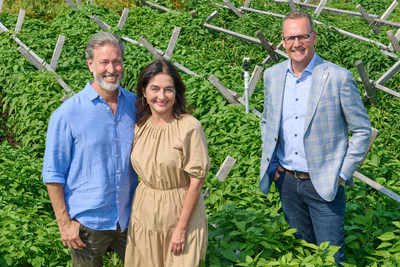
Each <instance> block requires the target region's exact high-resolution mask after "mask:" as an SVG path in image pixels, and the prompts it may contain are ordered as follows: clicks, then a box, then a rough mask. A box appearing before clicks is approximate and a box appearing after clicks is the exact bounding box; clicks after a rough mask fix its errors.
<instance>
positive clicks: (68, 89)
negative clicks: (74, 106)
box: [54, 76, 75, 101]
mask: <svg viewBox="0 0 400 267" xmlns="http://www.w3.org/2000/svg"><path fill="white" fill-rule="evenodd" d="M54 79H56V80H57V82H58V83H59V84H60V85H61V87H62V88H64V90H65V91H67V92H70V95H75V93H74V91H72V90H71V88H69V87H68V85H67V84H66V83H65V82H64V81H63V80H62V79H61V78H60V77H57V76H55V77H54ZM61 101H62V100H61Z"/></svg>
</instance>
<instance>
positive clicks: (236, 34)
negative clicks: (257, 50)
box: [203, 23, 261, 45]
mask: <svg viewBox="0 0 400 267" xmlns="http://www.w3.org/2000/svg"><path fill="white" fill-rule="evenodd" d="M203 26H204V27H207V28H209V29H212V30H215V31H218V32H223V33H226V34H228V35H231V36H234V37H237V38H240V39H242V40H245V41H248V42H250V43H253V44H258V45H261V41H260V40H259V39H256V38H253V37H250V36H246V35H244V34H241V33H237V32H234V31H230V30H227V29H224V28H221V27H217V26H214V25H211V24H208V23H203Z"/></svg>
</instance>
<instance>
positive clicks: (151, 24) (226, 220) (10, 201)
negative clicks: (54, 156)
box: [0, 0, 400, 266]
mask: <svg viewBox="0 0 400 267" xmlns="http://www.w3.org/2000/svg"><path fill="white" fill-rule="evenodd" d="M26 2H29V1H26ZM82 2H87V1H82ZM95 2H97V1H95ZM114 2H115V3H116V4H115V5H110V1H98V2H97V4H93V5H90V4H83V5H82V6H81V7H80V8H79V9H78V11H77V12H74V11H73V10H72V9H70V8H69V7H68V6H67V5H66V4H65V3H63V1H54V2H51V1H45V0H36V1H34V4H35V5H36V7H35V8H36V9H35V10H41V11H42V13H40V12H39V11H37V12H36V13H35V12H33V11H32V12H29V13H28V14H29V16H28V17H27V18H25V21H24V23H23V27H22V30H21V31H20V32H19V33H18V35H17V37H18V38H19V39H20V40H21V41H22V42H23V43H25V44H26V45H27V46H28V47H29V48H30V49H31V50H32V51H34V52H35V53H36V54H38V55H39V56H40V57H41V58H42V59H44V60H45V61H46V62H47V63H50V61H51V58H52V54H53V50H54V46H55V44H56V41H57V37H58V35H59V34H63V35H65V37H66V41H65V44H64V48H63V51H62V54H61V57H60V60H59V63H58V66H57V70H56V75H58V76H59V77H61V78H62V79H63V80H64V81H65V82H66V83H67V84H68V86H69V87H70V88H71V89H72V90H74V91H75V92H79V91H80V90H81V89H82V88H83V87H84V85H85V83H86V82H87V81H88V80H91V79H92V77H91V74H90V73H89V71H88V69H87V66H86V62H85V59H84V49H85V46H86V44H87V42H88V40H89V38H90V36H92V35H93V34H94V33H96V32H97V31H99V30H100V28H99V27H98V26H97V24H96V23H95V22H94V21H93V20H91V19H89V18H87V17H86V15H88V14H90V15H96V16H98V17H99V18H100V19H102V20H103V21H105V22H106V23H107V24H109V25H111V26H113V28H112V29H111V31H112V32H115V33H116V34H118V35H120V36H126V37H129V38H131V39H134V40H138V39H139V37H140V36H143V37H145V38H146V39H147V40H148V41H149V42H150V43H151V44H152V45H153V46H155V47H156V48H158V49H161V50H163V51H165V50H166V49H167V46H168V43H169V39H170V36H171V34H172V31H173V29H174V26H178V27H181V32H180V35H179V39H178V42H177V45H176V47H175V50H174V53H173V55H172V58H171V60H174V61H176V62H179V63H180V64H182V65H184V66H185V67H187V68H189V69H190V70H192V71H194V72H195V73H197V74H199V75H200V77H195V76H192V75H188V74H184V73H182V77H183V79H184V82H185V84H186V85H187V98H188V102H189V104H190V105H191V107H192V108H193V114H194V116H195V117H197V118H198V119H199V120H200V121H201V123H202V125H203V127H204V129H205V133H206V136H207V142H208V146H209V154H210V157H211V160H212V168H211V170H210V173H209V175H208V176H207V180H206V185H205V188H206V187H208V188H209V189H210V194H209V196H208V198H207V199H206V204H207V213H208V222H209V245H208V250H207V259H206V262H204V263H203V264H204V265H205V266H334V265H335V264H334V262H333V257H332V255H333V254H334V253H335V251H336V249H337V248H335V247H330V248H328V249H326V248H327V245H328V244H326V243H324V244H321V245H320V246H315V245H312V244H307V243H305V242H301V241H300V240H296V239H295V238H294V235H293V233H294V232H295V230H294V229H290V227H289V226H288V224H287V223H286V222H285V220H284V217H283V213H282V207H281V204H280V201H279V195H278V193H277V191H276V189H275V187H274V186H272V188H271V193H270V194H269V195H267V196H266V195H263V194H262V193H261V192H260V191H259V189H258V179H259V178H258V175H259V166H260V158H261V138H260V130H259V123H258V122H259V119H258V118H257V117H256V116H255V115H254V114H252V113H251V114H245V109H244V107H243V106H239V107H237V106H234V105H230V104H228V103H227V101H226V100H225V99H224V98H223V97H222V95H220V93H219V92H218V91H217V90H216V89H215V88H214V87H213V86H212V85H211V84H210V83H209V82H208V80H207V78H208V77H209V76H210V75H211V74H215V75H216V76H217V77H218V78H219V79H220V80H221V82H222V83H223V84H224V85H225V86H226V87H228V88H230V89H231V90H234V91H237V92H238V93H239V94H243V92H244V84H243V80H242V79H241V73H242V62H243V57H250V58H251V67H252V69H253V68H254V67H255V65H256V64H257V65H260V66H262V67H264V68H266V67H269V66H272V64H269V65H266V66H263V65H262V63H261V62H262V61H263V60H264V58H265V57H266V56H267V55H268V54H267V52H266V51H265V50H264V49H263V48H262V47H260V46H257V45H255V44H251V43H248V42H245V41H242V40H240V39H237V38H234V37H231V36H228V35H225V34H223V33H219V32H216V31H212V30H209V29H207V28H205V27H204V26H202V25H201V24H202V23H204V22H205V19H206V18H207V17H208V16H209V15H210V14H211V13H212V11H214V10H217V11H218V12H219V15H218V16H217V17H216V18H215V19H214V20H213V21H212V24H214V25H217V26H220V27H223V28H227V29H229V30H232V31H236V32H239V33H242V34H245V35H248V36H252V37H257V36H256V34H255V32H256V31H257V30H259V29H261V30H262V32H263V33H264V35H265V36H266V37H267V39H268V40H269V41H270V42H273V43H275V44H278V43H279V42H280V34H281V19H280V18H277V17H274V16H267V15H262V14H256V13H251V12H249V13H247V14H245V15H244V16H242V17H240V18H238V17H237V16H236V15H235V14H234V13H233V12H232V11H230V10H227V9H224V8H221V7H219V6H217V5H215V4H214V3H219V4H223V2H222V1H218V0H214V1H202V0H183V1H157V3H158V4H161V5H163V6H166V7H168V8H170V9H172V10H173V11H172V12H169V13H165V12H162V11H159V10H157V9H154V8H152V7H149V6H141V5H140V1H114ZM117 2H118V3H117ZM311 2H314V3H316V4H317V3H318V2H319V1H311ZM391 2H392V1H391V0H362V1H361V0H360V1H356V0H348V1H339V0H332V1H329V2H328V3H327V6H329V7H335V8H339V9H346V10H351V11H356V10H357V9H356V6H357V4H361V5H362V6H363V7H364V9H366V10H367V11H368V13H370V14H377V15H379V16H380V15H382V14H383V13H384V12H385V10H386V9H387V7H389V5H390V4H391ZM9 3H11V4H14V6H13V10H11V8H10V9H6V8H4V10H3V11H2V13H1V14H0V21H1V22H2V23H3V24H4V25H5V26H6V27H7V28H8V29H10V31H13V30H14V27H15V24H16V22H17V17H18V10H16V8H15V5H16V3H17V1H11V2H9ZM21 3H24V2H23V1H22V2H21ZM52 3H53V4H54V7H56V10H57V12H56V13H55V14H53V13H52V14H50V15H48V14H47V13H46V14H47V15H46V14H45V13H43V12H44V7H46V8H51V7H52ZM232 3H233V4H234V5H235V6H237V7H239V6H242V5H243V4H244V1H243V0H233V1H232ZM124 7H129V9H130V13H129V16H128V18H127V21H126V24H125V27H124V28H123V30H122V31H120V30H119V29H118V28H117V27H116V25H117V23H118V21H119V17H120V15H121V13H122V10H123V8H124ZM21 8H24V6H21ZM26 8H29V6H28V7H26ZM251 8H254V9H259V10H264V11H269V12H273V13H278V14H286V13H287V12H289V6H288V5H287V4H282V3H276V2H275V1H273V0H253V1H251ZM10 10H11V11H13V12H11V11H10ZM191 10H196V17H195V18H194V19H192V18H191V16H190V13H189V12H190V11H191ZM310 12H312V11H310ZM35 14H36V16H35ZM318 20H319V21H321V22H323V23H324V24H323V25H316V31H317V32H318V40H317V45H316V51H317V53H318V54H319V55H320V56H321V57H323V58H325V59H327V60H330V61H332V62H334V63H336V64H338V65H341V66H343V67H345V68H347V69H349V70H350V71H351V72H352V73H353V75H354V77H355V78H356V79H357V78H358V77H359V75H358V72H357V69H356V67H355V65H354V63H355V62H356V61H357V60H359V59H361V60H362V61H363V62H364V65H365V67H366V70H367V72H368V75H369V78H370V79H372V80H377V79H378V78H379V77H380V76H381V75H382V74H384V73H385V72H386V71H387V70H388V69H389V68H390V67H391V66H392V65H393V64H395V63H396V61H397V59H393V58H390V57H388V56H387V55H384V54H382V53H381V52H380V48H379V47H378V46H377V45H375V44H373V43H366V42H361V41H357V40H355V39H352V38H349V37H346V36H343V35H340V34H339V33H337V32H335V31H332V30H331V29H329V28H328V26H333V27H337V28H340V29H344V30H346V31H349V32H352V33H355V34H359V35H363V36H365V37H367V38H370V39H373V40H376V41H378V42H381V43H384V44H389V41H388V38H387V36H386V31H388V30H389V27H388V26H383V27H381V30H382V33H380V34H375V33H374V32H373V31H372V29H371V28H370V26H369V25H368V24H367V22H366V21H365V20H363V19H361V18H359V17H348V16H337V15H330V14H327V13H321V15H320V16H319V17H318ZM388 20H390V21H394V22H397V23H399V22H400V11H399V10H398V8H397V9H396V10H395V11H394V12H393V13H392V14H391V15H390V16H389V18H388ZM12 38H13V34H12V33H10V32H2V33H0V66H1V67H0V103H1V109H0V111H1V116H0V120H1V121H0V139H1V143H0V232H1V234H0V266H65V265H71V262H70V257H69V254H68V250H67V249H66V248H63V246H62V243H61V240H60V236H59V232H58V226H57V223H56V220H55V218H54V213H53V212H52V208H51V204H50V201H49V199H48V196H47V192H46V186H45V185H44V184H43V183H42V180H41V168H42V162H43V153H44V147H45V137H46V130H47V123H48V120H49V118H50V115H51V113H52V112H53V111H54V110H55V109H56V108H57V107H58V106H59V105H60V104H61V102H60V98H61V97H62V96H63V95H64V94H65V93H66V92H65V91H64V89H63V88H62V87H61V86H60V85H59V84H58V83H57V81H56V80H55V79H54V76H55V75H54V73H50V72H48V71H46V70H42V71H39V70H37V69H36V68H35V67H34V66H33V65H32V64H31V63H30V62H29V61H28V60H26V59H25V58H24V57H23V56H22V55H21V53H19V52H18V50H17V49H18V47H19V46H18V44H17V43H16V42H13V41H12ZM125 46H126V55H125V58H124V65H125V78H124V81H123V86H124V87H125V88H126V89H128V90H130V91H134V90H135V84H136V80H137V78H138V75H139V72H140V70H141V69H142V68H143V67H144V66H146V65H147V64H148V63H150V62H151V61H152V60H153V57H152V55H151V54H150V53H149V52H148V51H147V50H146V49H145V48H144V47H142V46H139V45H137V44H133V43H129V42H125ZM396 54H397V55H400V53H396ZM280 60H281V61H283V60H284V58H282V57H280ZM252 69H251V70H252ZM385 86H387V87H388V88H391V89H393V90H395V91H397V92H399V91H400V75H399V74H396V75H394V76H393V77H392V78H391V79H390V80H389V81H388V82H387V83H386V84H385ZM262 88H263V84H262V81H261V79H260V81H259V82H258V84H257V86H256V89H255V92H254V95H253V96H252V98H251V99H250V105H251V108H256V109H257V110H259V111H262V108H263V90H262ZM359 89H360V95H363V94H364V88H363V86H362V84H361V83H359ZM377 97H378V99H379V105H377V106H373V105H371V104H369V103H368V102H366V103H365V107H366V109H367V111H368V114H369V116H370V119H371V122H372V126H373V127H374V128H376V129H378V130H379V131H380V133H379V137H378V138H377V140H376V141H375V143H374V145H373V146H372V149H371V151H370V153H369V154H368V157H367V158H366V160H365V162H364V164H363V166H362V167H361V169H360V172H362V173H363V174H364V175H366V176H368V177H370V178H372V179H373V180H375V181H376V182H378V183H380V184H381V185H383V186H385V187H387V188H388V189H390V190H392V191H393V192H395V193H397V194H400V183H399V177H400V156H399V155H400V141H399V140H400V102H399V99H398V98H395V97H393V96H391V95H389V94H387V93H384V92H381V91H378V92H377ZM228 155H230V156H231V157H234V158H235V159H236V160H237V162H236V164H235V165H234V168H233V169H232V171H231V173H230V174H229V176H228V178H227V179H226V180H225V181H224V182H219V181H218V180H217V178H216V173H217V171H218V169H219V167H220V166H221V164H222V162H223V161H224V159H225V158H226V156H228ZM346 200H347V212H346V218H345V220H346V221H345V234H346V256H347V260H348V263H347V264H345V266H396V265H397V266H398V263H399V262H400V241H399V240H400V220H399V218H400V205H399V203H397V202H396V201H394V200H392V199H390V198H388V197H386V196H385V195H383V194H382V193H380V192H378V191H376V190H375V189H373V188H371V187H369V186H367V185H366V184H364V183H363V182H361V181H358V180H356V181H355V186H354V187H353V188H347V189H346ZM104 259H105V265H106V266H118V265H119V266H122V263H121V261H119V260H118V258H117V257H116V255H113V254H112V253H109V254H108V255H107V256H106V257H105V258H104Z"/></svg>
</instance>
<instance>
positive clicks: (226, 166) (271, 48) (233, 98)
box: [0, 0, 400, 202]
mask: <svg viewBox="0 0 400 267" xmlns="http://www.w3.org/2000/svg"><path fill="white" fill-rule="evenodd" d="M275 1H276V2H287V3H288V4H289V5H290V6H291V8H292V9H294V8H296V9H297V6H296V5H300V6H301V7H304V8H308V9H315V14H316V16H318V15H319V14H320V13H321V12H327V13H330V14H341V15H343V14H346V15H349V16H358V17H363V18H364V19H366V20H367V22H368V23H369V25H371V27H372V28H373V29H374V30H375V31H377V30H378V28H379V27H380V26H382V25H389V26H391V27H393V28H400V24H398V23H394V22H390V21H387V20H386V19H387V17H388V16H389V15H390V13H391V12H392V11H393V10H394V8H395V7H396V6H397V4H396V3H397V2H396V1H394V2H393V3H392V5H391V6H390V7H389V8H388V10H387V11H386V12H385V13H384V14H383V15H382V16H381V17H378V16H377V15H370V14H366V12H363V11H362V10H363V9H362V7H361V6H358V7H357V8H358V10H359V12H345V11H343V10H337V9H331V8H327V7H325V3H326V1H325V0H323V1H321V2H320V4H319V5H318V6H313V5H310V4H308V3H307V2H308V1H305V2H304V3H301V2H299V1H297V2H296V3H295V2H293V0H288V1H283V0H275ZM65 2H66V3H68V5H69V6H70V7H71V8H72V9H74V10H75V11H76V12H78V7H79V6H80V5H81V1H79V0H76V2H77V6H76V5H75V4H74V3H73V2H72V1H71V0H65ZM90 2H92V1H90ZM223 2H224V3H225V5H219V6H221V7H223V8H229V9H230V10H232V12H234V13H235V14H236V16H237V17H241V16H243V15H244V14H245V13H246V12H255V13H260V14H264V15H272V16H276V17H280V18H283V17H284V16H285V15H282V14H274V13H271V12H267V11H262V10H256V9H252V8H250V0H246V1H245V3H244V6H243V7H240V8H236V7H235V6H234V5H233V4H232V3H231V2H230V1H229V0H223ZM395 2H396V3H395ZM2 3H3V0H0V11H1V7H2ZM142 3H143V4H145V5H149V6H152V7H154V8H157V9H159V10H161V11H164V12H172V11H171V10H169V9H168V8H165V7H162V6H160V5H158V4H155V3H152V2H149V1H144V0H142ZM128 13H129V10H128V9H124V11H123V13H122V15H121V18H120V21H119V22H118V28H119V29H120V30H122V29H123V27H124V24H125V21H126V19H127V16H128ZM24 15H25V11H23V10H21V11H20V14H19V17H18V21H17V23H16V27H15V30H14V37H13V38H12V39H13V40H14V41H16V42H17V43H18V44H19V45H20V47H19V48H18V51H20V52H21V54H22V55H24V56H25V57H26V58H27V59H28V60H29V61H30V62H31V63H32V64H33V65H34V66H36V67H37V68H38V69H46V70H47V71H51V72H54V73H55V71H56V68H57V63H58V60H59V58H60V55H61V51H62V47H63V44H64V42H65V37H64V36H63V35H60V36H59V38H58V40H57V44H56V46H55V49H54V53H53V57H52V59H51V63H50V64H48V63H46V62H45V61H44V60H42V59H41V58H40V57H39V56H37V55H36V54H35V53H34V52H33V51H32V50H30V49H29V48H28V47H27V46H26V45H24V44H23V43H22V42H21V41H20V40H19V39H18V38H17V37H16V35H17V34H18V32H19V31H20V30H21V28H22V24H23V19H24ZM217 15H218V12H217V11H214V12H213V13H212V14H211V15H210V16H209V17H208V18H207V19H206V22H205V23H203V24H202V25H203V26H204V27H207V28H209V29H212V30H215V31H218V32H222V33H225V34H228V35H231V36H234V37H237V38H240V39H242V40H245V41H247V42H250V43H253V44H257V45H260V46H262V47H263V48H264V49H265V50H266V51H267V53H268V57H267V58H266V59H265V60H264V61H263V64H266V63H270V62H275V63H277V62H278V61H279V60H278V55H280V56H281V57H285V58H287V55H286V53H284V52H283V51H282V48H283V47H282V43H280V44H278V45H277V46H275V45H274V44H272V43H269V42H268V40H267V39H266V38H265V36H264V34H263V33H262V32H261V30H259V31H257V32H256V35H257V37H258V38H254V37H250V36H246V35H242V34H240V33H236V32H233V31H230V30H227V29H224V28H221V27H217V26H214V25H212V24H210V23H211V21H212V20H213V19H214V18H215V17H216V16H217ZM367 15H368V16H367ZM191 16H192V18H194V17H195V16H196V11H195V10H193V11H191ZM87 17H88V18H90V19H92V20H93V21H94V22H96V23H97V25H98V26H99V27H100V28H101V29H102V30H103V31H108V30H110V29H111V26H110V25H108V24H107V23H105V22H104V21H102V20H101V19H100V18H98V17H96V16H93V15H87ZM315 22H316V23H320V24H321V22H318V21H315ZM328 28H329V27H328ZM334 30H336V31H338V29H334ZM3 31H9V30H8V29H7V28H6V27H5V26H4V25H3V24H2V23H1V22H0V33H1V32H3ZM338 32H339V31H338ZM179 33H180V28H179V27H175V28H174V31H173V33H172V36H171V39H170V42H169V44H168V48H167V50H166V51H165V52H163V51H161V50H159V49H156V48H154V47H153V46H152V45H151V44H150V42H149V41H147V40H146V39H145V38H144V37H140V38H139V41H135V40H132V39H131V38H129V37H121V39H123V40H125V41H127V42H131V43H135V44H138V45H140V46H144V47H145V48H146V49H147V50H148V51H149V52H150V53H151V54H152V55H153V56H154V57H155V58H158V59H160V58H164V59H167V60H169V59H170V58H171V56H172V53H173V51H174V47H175V45H176V42H177V40H178V36H179ZM340 33H342V34H344V33H343V32H340ZM393 36H394V37H395V39H393ZM399 36H400V33H399V31H398V33H396V34H393V33H389V34H388V37H389V39H390V44H389V45H388V46H385V45H383V44H381V45H379V46H382V48H384V49H385V50H394V51H400V49H399V50H397V49H398V48H397V46H398V38H399ZM353 38H355V37H354V36H353ZM356 39H357V38H356ZM365 39H366V38H365ZM362 41H372V40H362ZM388 55H389V54H388ZM394 56H396V55H394ZM394 56H393V57H394ZM172 63H173V64H174V66H175V67H177V68H178V69H180V70H182V71H184V72H185V73H188V74H191V75H195V76H199V75H198V74H196V73H194V72H192V71H191V70H189V69H187V68H185V67H184V66H182V65H181V64H179V63H177V62H172ZM356 66H357V69H358V71H359V73H360V79H361V82H362V83H363V85H364V87H365V89H366V93H365V98H364V100H365V101H366V100H369V101H371V103H373V104H378V100H377V99H376V95H375V91H376V90H377V89H380V90H382V91H384V92H386V93H389V94H392V95H393V96H396V97H400V93H398V92H395V91H393V90H391V89H389V88H386V87H384V86H383V85H384V84H385V83H386V82H387V81H388V80H389V79H390V78H391V77H392V76H393V75H394V74H395V73H396V72H397V71H398V70H399V69H400V61H398V62H396V63H395V64H394V65H393V66H392V67H391V68H390V69H389V70H388V71H387V72H386V73H385V74H383V75H382V76H381V77H380V78H379V79H378V80H377V81H371V80H369V78H368V75H367V73H366V71H365V68H364V67H363V64H362V62H361V61H357V62H356ZM262 71H263V68H262V67H260V66H256V67H255V68H254V71H253V73H252V76H251V78H250V85H249V91H250V94H249V95H250V96H251V94H252V93H253V91H254V89H255V87H256V84H257V82H258V80H259V78H260V76H261V73H262ZM55 79H56V80H57V81H58V82H59V84H60V85H61V86H62V87H63V88H64V89H65V90H66V91H67V92H69V93H70V95H73V94H74V92H73V91H72V90H71V89H70V88H69V87H68V86H67V85H66V84H65V82H63V81H62V80H61V79H60V78H59V77H57V76H55ZM208 81H209V82H210V83H211V84H213V86H214V87H216V88H217V89H218V91H219V92H220V93H221V94H222V95H223V96H224V97H225V98H226V99H227V100H228V102H229V103H232V104H234V105H244V104H245V101H244V99H243V97H242V96H240V95H239V94H237V93H236V92H234V91H232V90H229V89H227V88H226V87H225V86H224V85H223V84H222V82H221V81H219V80H218V78H217V77H216V76H215V75H213V74H212V75H211V76H210V77H209V78H208ZM66 98H68V96H65V98H63V100H65V99H66ZM252 112H253V113H254V114H255V115H256V116H258V117H261V113H260V112H259V111H257V110H255V109H253V110H252ZM377 135H378V131H377V130H376V129H373V134H372V137H371V141H370V144H369V148H368V151H369V150H370V148H371V146H372V144H373V142H374V140H375V138H376V137H377ZM364 159H365V158H364ZM235 162H236V160H235V159H233V158H231V157H229V156H228V157H227V158H226V159H225V161H224V163H223V164H222V166H221V168H220V170H219V171H218V173H217V177H218V179H219V180H220V181H224V180H225V179H226V177H227V175H228V174H229V172H230V170H231V169H232V167H233V165H234V164H235ZM362 163H363V162H361V163H360V166H361V165H362ZM354 177H356V178H358V179H360V180H361V181H363V182H365V183H367V184H368V185H370V186H372V187H373V188H375V189H376V190H378V191H380V192H382V193H383V194H385V195H387V196H389V197H390V198H392V199H394V200H396V201H397V202H400V196H398V195H397V194H395V193H393V192H391V191H390V190H388V189H386V188H384V187H383V186H381V185H379V184H377V183H375V182H374V181H372V180H371V179H369V178H368V177H365V176H364V175H362V174H361V173H359V172H357V171H356V172H355V174H354ZM207 190H208V191H209V189H206V192H204V194H203V196H204V197H206V196H207V195H208V193H207Z"/></svg>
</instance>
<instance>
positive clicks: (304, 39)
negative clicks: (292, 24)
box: [282, 31, 314, 45]
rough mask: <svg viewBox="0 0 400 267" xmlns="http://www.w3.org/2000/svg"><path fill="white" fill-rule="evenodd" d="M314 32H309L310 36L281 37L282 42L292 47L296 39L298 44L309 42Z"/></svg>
mask: <svg viewBox="0 0 400 267" xmlns="http://www.w3.org/2000/svg"><path fill="white" fill-rule="evenodd" d="M313 32H314V31H311V32H310V34H300V35H295V36H286V37H282V39H283V41H285V43H286V44H287V45H292V44H294V41H295V40H296V38H297V39H298V40H299V42H300V43H305V42H308V41H310V36H311V35H312V34H313Z"/></svg>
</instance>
